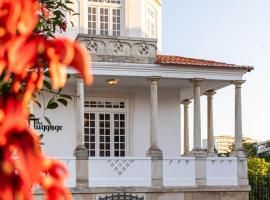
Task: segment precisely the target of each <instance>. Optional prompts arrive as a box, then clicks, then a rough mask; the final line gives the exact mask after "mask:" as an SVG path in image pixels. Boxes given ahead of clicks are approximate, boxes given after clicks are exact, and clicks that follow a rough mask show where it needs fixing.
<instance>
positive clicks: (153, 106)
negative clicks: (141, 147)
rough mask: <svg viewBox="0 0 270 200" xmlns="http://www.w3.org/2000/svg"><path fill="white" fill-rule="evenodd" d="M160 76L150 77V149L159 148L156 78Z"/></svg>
mask: <svg viewBox="0 0 270 200" xmlns="http://www.w3.org/2000/svg"><path fill="white" fill-rule="evenodd" d="M159 79H160V77H150V78H149V81H150V83H151V86H150V87H151V88H150V149H159V147H158V141H157V132H158V91H157V86H158V80H159Z"/></svg>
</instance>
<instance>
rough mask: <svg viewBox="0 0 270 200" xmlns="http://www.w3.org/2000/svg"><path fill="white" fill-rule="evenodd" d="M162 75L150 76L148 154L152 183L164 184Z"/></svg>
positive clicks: (153, 184) (155, 184)
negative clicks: (159, 135)
mask: <svg viewBox="0 0 270 200" xmlns="http://www.w3.org/2000/svg"><path fill="white" fill-rule="evenodd" d="M159 79H160V77H150V78H149V79H148V80H149V81H150V82H151V86H150V87H151V88H150V96H151V97H150V148H149V150H148V152H147V156H150V157H151V185H152V186H163V154H162V151H161V150H160V149H159V147H158V140H157V132H158V90H157V84H158V80H159Z"/></svg>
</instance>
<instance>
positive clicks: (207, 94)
mask: <svg viewBox="0 0 270 200" xmlns="http://www.w3.org/2000/svg"><path fill="white" fill-rule="evenodd" d="M203 94H204V95H206V96H209V97H212V96H213V95H215V94H216V91H215V90H212V89H211V90H207V91H205V92H204V93H203Z"/></svg>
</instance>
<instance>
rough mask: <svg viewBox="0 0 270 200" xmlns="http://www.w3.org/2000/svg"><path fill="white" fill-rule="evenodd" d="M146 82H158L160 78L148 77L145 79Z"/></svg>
mask: <svg viewBox="0 0 270 200" xmlns="http://www.w3.org/2000/svg"><path fill="white" fill-rule="evenodd" d="M146 79H147V80H148V81H151V82H153V81H159V80H160V79H161V76H149V77H147V78H146Z"/></svg>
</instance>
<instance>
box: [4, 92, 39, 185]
mask: <svg viewBox="0 0 270 200" xmlns="http://www.w3.org/2000/svg"><path fill="white" fill-rule="evenodd" d="M0 105H1V108H2V109H3V110H2V112H3V113H4V118H3V120H2V121H1V123H0V147H3V146H5V147H6V148H7V150H8V151H9V152H10V154H12V153H14V152H15V153H16V155H17V156H18V158H19V159H17V160H14V163H15V162H16V163H15V164H16V166H17V168H16V169H17V170H18V171H19V173H20V176H21V177H23V179H24V181H25V182H26V185H28V186H29V187H31V186H32V184H33V183H34V182H36V181H38V178H39V173H40V169H41V164H40V161H41V155H40V149H39V139H38V137H37V134H36V133H35V132H34V130H32V129H31V128H30V127H29V124H28V121H27V116H28V113H26V112H25V111H24V109H25V108H24V106H23V103H22V101H20V99H18V98H16V97H15V96H10V97H8V98H5V99H3V98H1V104H0ZM14 119H16V120H14ZM33 163H35V166H33Z"/></svg>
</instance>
